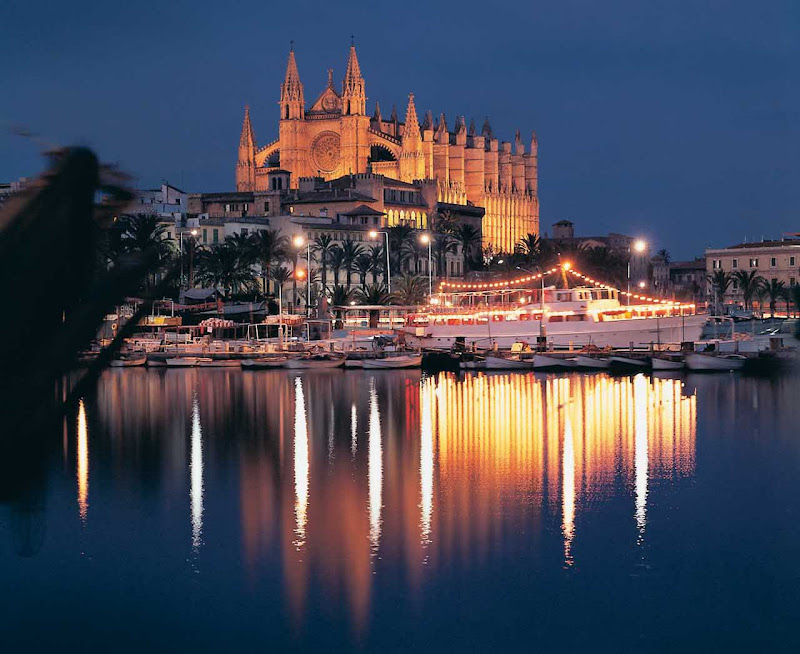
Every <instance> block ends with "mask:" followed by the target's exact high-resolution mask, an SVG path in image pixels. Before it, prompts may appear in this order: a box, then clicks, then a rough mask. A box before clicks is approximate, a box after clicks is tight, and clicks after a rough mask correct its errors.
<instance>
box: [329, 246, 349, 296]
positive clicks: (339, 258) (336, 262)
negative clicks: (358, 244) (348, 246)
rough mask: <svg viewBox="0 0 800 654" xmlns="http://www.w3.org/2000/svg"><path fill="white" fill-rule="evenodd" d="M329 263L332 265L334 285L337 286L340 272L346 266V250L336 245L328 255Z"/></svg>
mask: <svg viewBox="0 0 800 654" xmlns="http://www.w3.org/2000/svg"><path fill="white" fill-rule="evenodd" d="M328 263H329V264H330V265H331V270H332V271H333V285H334V287H336V286H338V285H339V273H340V272H341V271H342V268H344V267H345V255H344V250H343V249H342V248H340V247H339V246H338V245H334V246H333V247H332V248H331V252H330V255H329V256H328Z"/></svg>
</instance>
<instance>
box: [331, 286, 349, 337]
mask: <svg viewBox="0 0 800 654" xmlns="http://www.w3.org/2000/svg"><path fill="white" fill-rule="evenodd" d="M352 301H353V291H351V290H350V289H349V288H345V287H344V286H340V285H339V284H334V286H333V288H332V289H331V306H332V307H333V312H334V315H335V316H336V321H335V323H334V325H333V328H334V329H341V328H342V327H343V326H344V309H343V308H342V307H346V306H348V305H349V304H350V303H351V302H352Z"/></svg>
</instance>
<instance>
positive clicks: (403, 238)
mask: <svg viewBox="0 0 800 654" xmlns="http://www.w3.org/2000/svg"><path fill="white" fill-rule="evenodd" d="M386 231H387V232H388V233H389V263H390V264H391V268H392V270H396V271H397V273H398V274H399V273H400V272H401V271H402V270H403V269H404V266H403V264H406V263H408V257H409V254H410V252H409V245H410V244H413V242H414V241H415V240H416V239H415V238H414V231H415V230H413V229H412V228H411V227H409V226H408V225H393V226H392V227H389V228H388V229H387V230H386Z"/></svg>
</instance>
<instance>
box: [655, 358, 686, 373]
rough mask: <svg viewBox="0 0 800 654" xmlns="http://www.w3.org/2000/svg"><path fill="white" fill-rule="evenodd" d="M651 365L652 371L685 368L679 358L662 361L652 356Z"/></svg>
mask: <svg viewBox="0 0 800 654" xmlns="http://www.w3.org/2000/svg"><path fill="white" fill-rule="evenodd" d="M651 363H652V366H653V370H683V369H684V368H685V367H686V364H685V363H684V361H683V359H680V358H674V359H673V358H669V359H662V358H661V357H655V356H654V357H653V358H652V360H651Z"/></svg>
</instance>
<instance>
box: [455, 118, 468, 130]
mask: <svg viewBox="0 0 800 654" xmlns="http://www.w3.org/2000/svg"><path fill="white" fill-rule="evenodd" d="M466 132H467V121H466V119H465V118H464V116H456V131H455V133H456V134H466Z"/></svg>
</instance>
